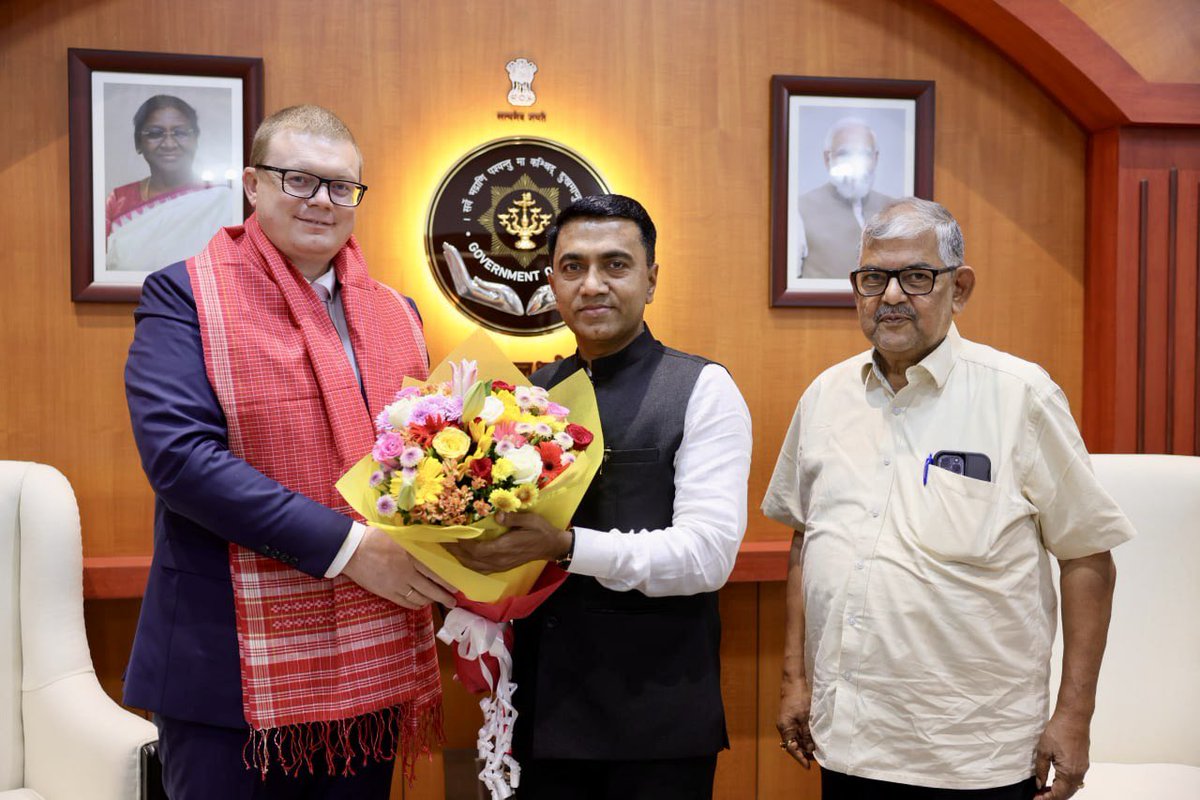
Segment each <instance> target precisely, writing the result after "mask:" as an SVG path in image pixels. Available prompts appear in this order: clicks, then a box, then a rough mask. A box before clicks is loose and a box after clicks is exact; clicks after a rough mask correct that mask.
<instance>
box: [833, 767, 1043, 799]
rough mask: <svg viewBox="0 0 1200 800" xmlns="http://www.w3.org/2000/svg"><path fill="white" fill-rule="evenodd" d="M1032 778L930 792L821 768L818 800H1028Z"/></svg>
mask: <svg viewBox="0 0 1200 800" xmlns="http://www.w3.org/2000/svg"><path fill="white" fill-rule="evenodd" d="M1036 791H1037V784H1036V783H1035V782H1034V780H1033V778H1026V779H1025V780H1023V781H1019V782H1017V783H1014V784H1012V785H1011V786H999V787H997V788H995V789H930V788H929V787H927V786H908V785H907V784H903V783H891V782H889V781H876V780H871V779H870V778H857V777H854V776H852V775H843V774H842V773H840V772H831V771H829V770H827V769H825V768H824V767H821V800H1030V798H1032V797H1033V796H1034V793H1035V792H1036Z"/></svg>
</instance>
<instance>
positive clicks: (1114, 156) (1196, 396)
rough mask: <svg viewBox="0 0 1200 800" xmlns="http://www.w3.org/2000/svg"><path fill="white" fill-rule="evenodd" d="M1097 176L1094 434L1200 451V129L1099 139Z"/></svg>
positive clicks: (1126, 132) (1093, 161)
mask: <svg viewBox="0 0 1200 800" xmlns="http://www.w3.org/2000/svg"><path fill="white" fill-rule="evenodd" d="M1088 172H1089V175H1091V176H1092V179H1093V181H1094V186H1093V189H1092V191H1091V193H1090V194H1089V198H1088V240H1089V252H1090V254H1091V255H1090V256H1089V260H1090V262H1091V264H1090V274H1089V276H1088V289H1087V293H1088V294H1087V298H1088V304H1089V306H1090V308H1091V309H1092V310H1093V313H1090V314H1089V320H1088V323H1087V337H1086V347H1085V363H1089V364H1091V363H1094V364H1097V365H1098V366H1100V367H1102V368H1098V369H1094V370H1088V371H1087V373H1086V379H1085V392H1084V394H1085V399H1084V402H1085V404H1086V408H1087V413H1086V414H1085V415H1084V419H1085V426H1084V435H1085V438H1086V439H1087V441H1088V444H1089V446H1090V447H1091V448H1092V449H1093V450H1095V451H1099V452H1118V453H1120V452H1146V453H1179V454H1200V437H1198V436H1197V430H1200V424H1198V423H1200V390H1198V386H1197V380H1198V378H1197V374H1198V370H1200V363H1198V360H1197V352H1198V351H1200V346H1198V342H1200V316H1198V313H1197V309H1198V308H1200V295H1198V293H1197V281H1198V279H1200V253H1198V251H1197V238H1198V235H1200V233H1198V229H1200V219H1198V218H1197V214H1198V212H1197V207H1198V205H1200V129H1195V128H1185V129H1179V130H1166V129H1158V130H1153V129H1139V128H1124V129H1120V130H1115V131H1110V132H1105V133H1102V134H1098V135H1096V136H1095V137H1094V140H1093V143H1092V145H1091V147H1090V153H1089V160H1088ZM1110 365H1111V368H1109V367H1110Z"/></svg>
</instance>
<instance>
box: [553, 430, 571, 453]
mask: <svg viewBox="0 0 1200 800" xmlns="http://www.w3.org/2000/svg"><path fill="white" fill-rule="evenodd" d="M554 443H555V444H556V445H558V446H559V447H561V448H562V449H563V451H564V452H565V451H567V450H570V449H571V448H572V447H574V446H575V440H574V439H572V438H571V434H569V433H567V432H566V431H559V432H558V433H556V434H554Z"/></svg>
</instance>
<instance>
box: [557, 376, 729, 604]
mask: <svg viewBox="0 0 1200 800" xmlns="http://www.w3.org/2000/svg"><path fill="white" fill-rule="evenodd" d="M751 444H752V439H751V434H750V411H749V409H747V408H746V403H745V401H744V400H743V399H742V395H741V392H739V391H738V388H737V385H736V384H735V383H734V382H733V378H731V377H730V375H729V373H728V372H726V371H725V368H724V367H721V366H719V365H716V364H708V365H706V366H705V367H704V368H703V369H702V370H701V371H700V376H699V377H698V378H697V380H696V385H695V386H694V387H693V389H692V395H691V397H690V398H688V405H687V412H686V414H685V416H684V425H683V441H682V442H681V443H680V445H679V450H678V451H677V452H676V454H675V504H674V510H673V513H672V518H671V525H670V527H667V528H662V529H660V530H641V531H621V530H615V529H614V530H609V531H598V530H591V529H589V528H579V527H577V528H575V552H574V555H573V556H572V560H571V567H570V571H571V572H574V573H579V574H581V575H591V576H593V577H595V578H596V579H597V580H598V581H599V582H600V585H602V586H604V587H606V588H608V589H614V590H616V591H626V590H629V589H638V590H640V591H642V592H643V593H644V594H646V595H649V596H651V597H658V596H665V595H687V594H697V593H700V592H711V591H715V590H717V589H719V588H721V586H723V585H724V584H725V581H727V580H728V579H729V573H730V572H731V571H732V570H733V563H734V561H735V560H736V558H737V552H738V547H739V545H740V544H741V542H742V537H743V536H744V535H745V533H746V485H747V481H748V480H749V477H750V450H751Z"/></svg>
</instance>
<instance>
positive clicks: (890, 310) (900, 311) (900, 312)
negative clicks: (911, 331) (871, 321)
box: [875, 303, 917, 322]
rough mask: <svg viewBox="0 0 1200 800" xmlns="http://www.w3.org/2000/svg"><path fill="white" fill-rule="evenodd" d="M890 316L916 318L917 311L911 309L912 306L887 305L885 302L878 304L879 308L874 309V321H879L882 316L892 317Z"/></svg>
mask: <svg viewBox="0 0 1200 800" xmlns="http://www.w3.org/2000/svg"><path fill="white" fill-rule="evenodd" d="M892 316H896V317H907V318H908V319H916V318H917V312H916V311H914V310H913V307H912V306H889V305H887V304H886V303H884V304H882V305H880V306H879V308H877V309H875V321H876V322H879V320H881V319H883V318H884V317H892Z"/></svg>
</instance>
